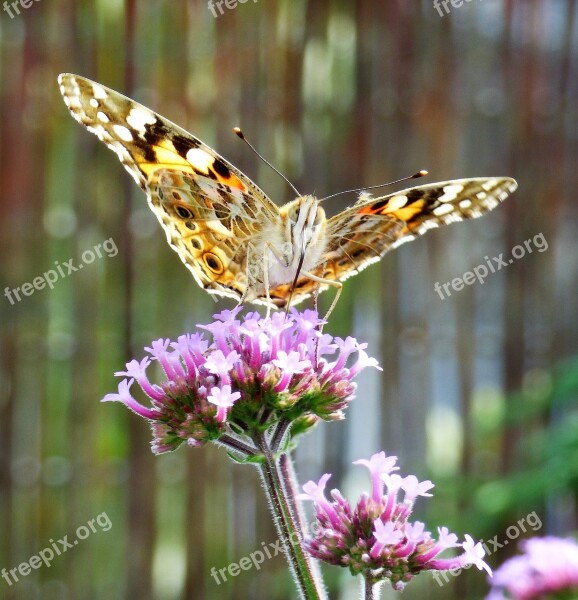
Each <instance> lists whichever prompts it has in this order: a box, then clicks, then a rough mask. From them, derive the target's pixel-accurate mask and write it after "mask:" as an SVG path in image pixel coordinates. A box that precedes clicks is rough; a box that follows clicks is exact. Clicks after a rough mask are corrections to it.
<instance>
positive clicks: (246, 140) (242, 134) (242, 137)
mask: <svg viewBox="0 0 578 600" xmlns="http://www.w3.org/2000/svg"><path fill="white" fill-rule="evenodd" d="M233 131H234V132H235V133H236V134H237V135H238V136H239V137H240V138H241V139H242V140H243V141H244V142H245V144H247V146H249V148H251V150H253V152H254V153H255V154H256V155H257V156H258V157H259V158H260V159H261V160H262V161H263V162H264V163H265V164H266V165H268V166H269V167H271V168H272V169H273V171H275V173H277V175H280V176H281V177H282V178H283V179H284V180H285V181H286V182H287V183H288V184H289V185H290V186H291V189H292V190H293V191H294V192H295V193H296V194H297V196H301V194H300V193H299V191H298V190H297V188H296V187H295V186H294V185H293V184H292V183H291V182H290V181H289V180H288V179H287V177H285V175H283V173H281V171H279V169H277V168H275V167H274V166H273V165H272V164H271V163H270V162H269V161H268V160H267V159H266V158H264V157H263V156H261V155H260V154H259V153H258V152H257V150H256V149H255V147H254V146H253V144H251V142H250V141H249V140H248V139H247V138H246V137H245V134H244V133H243V132H242V131H241V128H240V127H233Z"/></svg>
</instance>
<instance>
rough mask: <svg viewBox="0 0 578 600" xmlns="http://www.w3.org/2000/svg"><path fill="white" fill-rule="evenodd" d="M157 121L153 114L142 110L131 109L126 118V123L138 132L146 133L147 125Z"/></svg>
mask: <svg viewBox="0 0 578 600" xmlns="http://www.w3.org/2000/svg"><path fill="white" fill-rule="evenodd" d="M156 120H157V119H156V117H155V116H154V115H153V113H152V112H149V111H147V110H144V109H142V108H131V111H130V112H129V113H128V117H127V118H126V122H127V123H128V124H129V125H130V126H131V127H132V128H133V129H136V130H137V131H145V125H152V124H153V123H156Z"/></svg>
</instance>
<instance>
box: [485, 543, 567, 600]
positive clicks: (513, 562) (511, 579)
mask: <svg viewBox="0 0 578 600" xmlns="http://www.w3.org/2000/svg"><path fill="white" fill-rule="evenodd" d="M520 546H521V548H522V549H523V551H524V553H523V554H521V555H519V556H514V557H513V558H510V559H509V560H507V561H506V562H505V563H504V564H503V565H502V566H501V567H500V568H499V569H498V570H497V571H496V573H495V575H494V579H493V581H492V582H491V583H492V591H491V592H490V594H489V595H488V596H487V598H488V600H506V599H508V600H545V599H546V598H548V599H550V598H551V599H554V598H561V599H562V598H568V599H569V598H576V597H578V544H577V543H576V541H575V540H572V539H562V538H557V537H553V536H550V537H542V538H539V537H536V538H531V539H529V540H526V541H524V542H521V544H520Z"/></svg>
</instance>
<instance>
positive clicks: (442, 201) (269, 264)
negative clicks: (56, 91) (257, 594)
mask: <svg viewBox="0 0 578 600" xmlns="http://www.w3.org/2000/svg"><path fill="white" fill-rule="evenodd" d="M58 81H59V84H60V90H61V92H62V96H63V97H64V102H65V103H66V105H67V106H68V108H69V110H70V112H71V114H72V116H73V117H74V118H75V119H76V120H77V121H78V122H79V123H81V124H82V125H84V126H85V127H86V128H87V129H88V130H89V131H91V132H92V133H94V134H95V135H96V136H98V138H99V139H100V140H102V141H103V142H104V143H105V144H106V145H107V146H108V147H109V148H110V149H111V150H113V151H114V152H115V153H116V154H117V155H118V157H119V159H120V161H121V162H122V164H123V165H124V166H125V168H126V169H127V170H128V172H129V173H130V174H131V175H132V176H133V178H134V179H135V180H136V182H137V183H138V184H139V185H140V187H141V188H142V189H143V190H144V191H145V192H146V194H147V197H148V201H149V204H150V206H151V208H152V210H153V212H154V213H155V214H156V216H157V218H158V220H159V221H160V223H161V225H162V226H163V228H164V230H165V232H166V235H167V241H168V242H169V244H170V245H171V246H172V247H173V248H174V249H175V251H176V252H177V253H178V255H179V256H180V257H181V259H182V261H183V262H184V263H185V265H186V266H187V267H188V268H189V270H190V271H191V272H192V274H193V275H194V277H195V279H196V280H197V282H198V283H199V285H201V286H202V287H203V288H205V289H206V290H207V291H208V292H209V293H212V294H220V295H223V296H231V297H234V298H236V299H238V300H239V301H240V302H241V301H245V300H248V301H255V302H260V303H263V304H267V305H273V306H277V307H284V306H286V305H287V304H288V303H289V301H290V300H291V302H292V303H297V302H300V301H301V300H303V299H304V298H307V297H308V296H311V295H312V294H315V293H316V291H317V290H323V289H326V288H327V287H328V286H334V287H336V288H337V290H338V292H339V291H340V290H341V282H342V281H344V280H345V279H347V278H348V277H349V276H351V275H354V274H355V273H358V272H359V271H361V270H362V269H364V268H365V267H367V266H368V265H370V264H371V263H374V262H376V261H378V260H379V259H380V258H381V257H382V256H383V255H384V254H385V253H386V252H387V251H388V250H391V249H392V248H396V247H397V246H399V245H400V244H403V243H404V242H408V241H410V240H413V239H414V238H416V237H418V236H420V235H422V234H423V233H425V232H426V231H427V230H428V229H430V228H433V227H438V226H439V225H445V224H448V223H452V222H454V221H462V220H464V219H474V218H476V217H479V216H480V215H482V214H484V213H485V212H488V211H490V210H492V209H493V208H494V207H496V206H497V205H498V204H499V203H500V202H501V201H502V200H504V199H505V198H506V197H507V196H508V195H509V194H511V193H512V192H513V191H514V190H515V189H516V187H517V184H516V182H515V181H514V180H513V179H510V178H508V177H489V178H484V177H480V178H475V179H456V180H452V181H444V182H441V183H433V184H430V185H421V186H417V187H413V188H409V189H406V190H402V191H399V192H395V193H393V194H388V195H386V196H382V197H380V198H372V197H371V196H370V195H369V194H367V193H363V194H361V195H360V197H359V199H358V201H357V202H356V203H355V204H354V205H353V206H351V207H350V208H347V209H346V210H344V211H343V212H341V213H339V214H337V215H335V216H334V217H331V218H329V219H327V218H326V217H325V211H324V210H323V208H321V206H320V204H319V201H318V200H317V199H316V198H315V197H313V196H301V197H298V198H297V199H296V200H293V201H292V202H289V203H287V204H285V205H284V206H282V207H280V208H279V207H277V205H276V204H274V203H273V202H272V201H271V200H270V199H269V198H268V197H267V196H266V195H265V193H264V192H262V191H261V190H260V189H259V188H258V187H257V186H256V185H255V184H254V183H253V182H252V181H251V180H250V179H249V178H248V177H247V176H246V175H244V174H243V173H241V172H240V171H239V170H238V169H236V168H235V167H234V166H233V165H231V164H230V163H228V162H227V161H226V160H225V159H224V158H222V157H221V156H219V155H218V154H217V153H216V152H215V151H214V150H212V149H211V148H209V147H208V146H206V145H205V144H203V143H202V142H201V141H200V140H198V139H197V138H196V137H194V136H192V135H191V134H190V133H188V132H186V131H185V130H184V129H181V128H180V127H178V126H177V125H175V124H174V123H171V122H170V121H168V120H167V119H165V118H164V117H161V116H160V115H158V114H156V113H154V112H153V111H151V110H150V109H148V108H146V107H144V106H142V105H141V104H138V103H136V102H134V101H133V100H130V99H129V98H127V97H125V96H123V95H121V94H119V93H118V92H115V91H113V90H111V89H108V88H106V87H104V86H103V85H101V84H99V83H95V82H93V81H90V80H89V79H85V78H84V77H80V76H78V75H71V74H62V75H60V76H59V78H58ZM338 296H339V293H338V294H337V295H336V298H335V300H334V302H333V305H332V307H333V306H334V305H335V302H336V301H337V298H338Z"/></svg>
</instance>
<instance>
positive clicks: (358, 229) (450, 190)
mask: <svg viewBox="0 0 578 600" xmlns="http://www.w3.org/2000/svg"><path fill="white" fill-rule="evenodd" d="M516 188H517V183H516V181H515V180H514V179H511V178H509V177H492V178H490V177H482V178H474V179H455V180H451V181H443V182H438V183H431V184H427V185H422V186H416V187H413V188H408V189H405V190H401V191H399V192H395V193H393V194H388V195H387V196H383V197H381V198H372V197H371V196H370V195H369V194H362V195H361V196H360V198H359V200H358V201H357V202H356V203H355V204H354V205H353V206H352V207H350V208H347V209H345V210H344V211H343V212H341V213H339V214H337V215H335V216H334V217H331V218H330V219H329V221H328V227H327V236H328V240H327V249H326V252H325V255H324V258H323V262H321V263H320V264H319V265H318V266H317V268H315V269H313V270H312V271H311V273H312V274H313V275H315V276H316V277H319V278H321V279H324V280H327V281H340V282H342V281H345V280H346V279H347V278H349V277H351V276H352V275H355V274H356V273H359V272H360V271H362V270H363V269H365V268H366V267H367V266H369V265H370V264H373V263H375V262H377V261H378V260H380V259H381V257H382V256H383V255H384V254H385V253H386V252H388V251H389V250H392V249H394V248H397V247H398V246H400V245H401V244H404V243H405V242H409V241H411V240H414V239H415V238H416V237H419V236H421V235H423V234H424V233H425V232H426V231H428V230H429V229H432V228H435V227H439V226H441V225H447V224H449V223H453V222H458V221H463V220H466V219H475V218H477V217H479V216H481V215H483V214H484V213H486V212H488V211H490V210H492V209H493V208H495V207H496V206H497V205H498V204H499V203H500V202H502V201H503V200H504V199H505V198H507V197H508V196H509V195H510V194H511V193H512V192H514V191H515V189H516ZM327 287H328V285H326V284H322V285H321V286H320V285H319V284H318V283H316V282H314V281H312V280H311V279H308V278H307V277H305V276H303V277H300V278H299V280H298V281H297V284H296V286H295V289H294V290H291V289H290V288H291V286H290V285H288V284H286V285H283V286H278V287H277V288H275V289H273V290H271V298H273V299H275V300H276V302H277V303H278V304H279V303H282V301H283V299H284V298H288V297H289V296H290V295H291V292H293V299H292V302H293V303H297V302H300V301H301V300H303V299H305V298H307V297H308V296H310V295H312V294H313V293H315V291H316V290H319V291H322V290H324V289H327ZM281 305H282V304H281Z"/></svg>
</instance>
